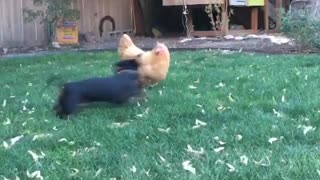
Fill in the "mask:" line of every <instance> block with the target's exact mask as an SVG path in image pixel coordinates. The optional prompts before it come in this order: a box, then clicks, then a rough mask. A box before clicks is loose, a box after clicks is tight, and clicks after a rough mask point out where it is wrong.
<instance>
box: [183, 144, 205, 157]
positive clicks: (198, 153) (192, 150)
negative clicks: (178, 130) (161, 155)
mask: <svg viewBox="0 0 320 180" xmlns="http://www.w3.org/2000/svg"><path fill="white" fill-rule="evenodd" d="M186 151H187V152H190V153H193V154H195V155H202V154H204V149H203V148H202V147H201V148H200V151H197V150H194V149H192V147H191V146H190V145H189V144H188V146H187V149H186Z"/></svg>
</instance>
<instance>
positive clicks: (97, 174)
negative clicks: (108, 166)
mask: <svg viewBox="0 0 320 180" xmlns="http://www.w3.org/2000/svg"><path fill="white" fill-rule="evenodd" d="M101 172H102V169H101V168H99V169H98V171H96V174H95V175H94V177H97V176H99V175H100V174H101Z"/></svg>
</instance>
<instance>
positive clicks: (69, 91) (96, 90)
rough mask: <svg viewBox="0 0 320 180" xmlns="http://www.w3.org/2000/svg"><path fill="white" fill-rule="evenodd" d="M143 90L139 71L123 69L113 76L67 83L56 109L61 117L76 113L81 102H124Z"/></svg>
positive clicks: (138, 94)
mask: <svg viewBox="0 0 320 180" xmlns="http://www.w3.org/2000/svg"><path fill="white" fill-rule="evenodd" d="M142 92H143V91H142V85H141V82H140V80H139V75H138V72H137V71H131V70H126V71H121V72H119V73H117V74H115V75H113V76H111V77H106V78H98V77H97V78H91V79H87V80H83V81H77V82H69V83H65V84H64V86H63V88H62V89H61V93H60V96H59V99H58V102H57V105H56V106H55V107H54V110H55V111H56V115H57V116H58V117H59V118H65V117H66V116H68V115H71V114H73V113H75V111H76V109H77V107H78V105H79V104H82V103H90V102H99V101H100V102H101V101H102V102H109V103H113V104H124V103H126V102H128V101H129V100H130V99H131V98H132V97H135V96H140V95H141V94H142Z"/></svg>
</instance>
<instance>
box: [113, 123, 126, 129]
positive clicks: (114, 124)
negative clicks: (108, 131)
mask: <svg viewBox="0 0 320 180" xmlns="http://www.w3.org/2000/svg"><path fill="white" fill-rule="evenodd" d="M128 125H129V123H128V122H123V123H119V122H113V123H112V125H111V128H123V127H125V126H128Z"/></svg>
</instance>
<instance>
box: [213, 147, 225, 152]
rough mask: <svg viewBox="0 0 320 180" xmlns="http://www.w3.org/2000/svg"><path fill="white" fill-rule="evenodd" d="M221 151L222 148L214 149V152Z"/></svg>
mask: <svg viewBox="0 0 320 180" xmlns="http://www.w3.org/2000/svg"><path fill="white" fill-rule="evenodd" d="M222 150H224V147H218V148H215V149H214V152H220V151H222Z"/></svg>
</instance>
